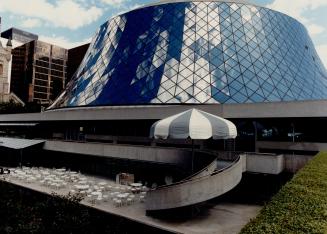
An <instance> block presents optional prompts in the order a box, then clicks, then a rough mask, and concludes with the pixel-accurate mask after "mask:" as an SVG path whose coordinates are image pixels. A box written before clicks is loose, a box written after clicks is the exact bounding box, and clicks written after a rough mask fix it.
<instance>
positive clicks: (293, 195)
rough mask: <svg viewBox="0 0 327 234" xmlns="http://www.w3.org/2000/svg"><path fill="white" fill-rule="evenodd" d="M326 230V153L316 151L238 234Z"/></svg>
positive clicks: (295, 233)
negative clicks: (312, 157)
mask: <svg viewBox="0 0 327 234" xmlns="http://www.w3.org/2000/svg"><path fill="white" fill-rule="evenodd" d="M248 233H255V234H260V233H262V234H267V233H283V234H287V233H294V234H299V233H310V234H313V233H327V153H319V154H318V155H317V156H316V157H314V159H313V160H311V161H310V162H309V163H308V164H307V165H306V166H305V167H304V168H303V169H302V170H301V171H299V172H298V173H297V174H296V175H295V176H294V178H293V179H292V180H291V181H290V182H288V183H287V184H286V185H285V186H284V187H283V188H282V189H281V190H280V191H279V192H278V193H277V194H276V195H275V196H274V197H273V198H272V200H271V201H270V202H269V203H268V204H267V205H266V206H265V207H264V208H263V209H262V210H261V212H260V214H259V215H258V216H257V217H256V218H255V219H254V220H252V221H251V222H250V223H249V224H248V225H246V226H245V227H244V228H243V229H242V231H241V234H248Z"/></svg>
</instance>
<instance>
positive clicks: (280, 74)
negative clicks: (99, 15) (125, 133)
mask: <svg viewBox="0 0 327 234" xmlns="http://www.w3.org/2000/svg"><path fill="white" fill-rule="evenodd" d="M326 98H327V73H326V69H325V68H324V66H323V64H322V62H321V60H320V59H319V57H318V55H317V52H316V50H315V48H314V46H313V43H312V41H311V39H310V37H309V35H308V33H307V30H306V29H305V28H304V26H303V25H302V24H300V23H299V22H297V21H296V20H294V19H293V18H291V17H288V16H287V15H284V14H282V13H279V12H276V11H273V10H270V9H267V8H264V7H258V6H254V5H251V4H243V3H231V2H221V1H211V2H209V1H208V2H196V1H193V2H179V3H165V4H158V5H154V6H148V7H144V8H141V9H137V10H133V11H130V12H128V13H125V14H122V15H120V16H117V17H114V18H112V19H110V20H109V21H108V22H106V23H105V24H103V25H102V26H101V27H100V29H99V30H98V32H97V34H96V35H95V37H94V38H93V41H92V43H91V45H90V48H89V50H88V52H87V53H86V56H85V58H84V60H83V62H82V64H81V65H80V67H79V69H78V71H77V72H76V74H75V76H74V77H73V80H72V81H71V82H70V83H69V84H68V86H67V90H66V92H65V93H63V94H62V95H61V96H60V97H59V99H58V100H57V101H56V104H55V105H54V107H72V106H97V105H128V104H150V103H159V104H160V103H163V104H165V103H166V104H170V103H255V102H274V101H293V100H312V99H326Z"/></svg>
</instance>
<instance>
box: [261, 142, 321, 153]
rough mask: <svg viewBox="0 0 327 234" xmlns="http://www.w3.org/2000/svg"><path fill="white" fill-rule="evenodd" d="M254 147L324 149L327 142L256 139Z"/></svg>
mask: <svg viewBox="0 0 327 234" xmlns="http://www.w3.org/2000/svg"><path fill="white" fill-rule="evenodd" d="M256 148H257V149H278V150H302V151H326V150H327V143H317V142H279V141H276V142H275V141H257V142H256Z"/></svg>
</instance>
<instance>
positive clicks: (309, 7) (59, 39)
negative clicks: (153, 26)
mask: <svg viewBox="0 0 327 234" xmlns="http://www.w3.org/2000/svg"><path fill="white" fill-rule="evenodd" d="M155 1H158V0H0V16H1V17H2V30H6V29H8V28H11V27H16V28H19V29H23V30H26V31H28V32H32V33H35V34H38V35H39V39H40V40H42V41H46V42H49V43H53V44H56V45H59V46H62V47H64V48H68V49H69V48H72V47H76V46H78V45H81V44H84V43H87V42H89V41H91V38H92V37H93V35H94V33H95V31H96V30H97V28H98V27H99V26H100V25H101V24H103V23H104V22H106V21H107V20H108V19H109V18H111V17H113V16H115V15H117V14H120V13H122V12H125V11H128V10H131V9H134V8H137V7H139V6H142V5H144V4H148V3H151V2H155ZM249 2H252V3H255V4H259V5H261V6H266V7H269V8H271V9H274V10H277V11H280V12H283V13H286V14H288V15H290V16H292V17H294V18H296V19H297V20H299V21H300V22H301V23H303V24H304V25H305V26H306V27H307V29H308V31H309V33H310V35H311V38H312V39H313V41H314V44H315V46H316V49H317V51H318V53H319V55H320V57H321V59H322V61H323V62H324V64H325V66H326V67H327V13H326V12H327V0H249Z"/></svg>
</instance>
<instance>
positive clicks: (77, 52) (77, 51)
mask: <svg viewBox="0 0 327 234" xmlns="http://www.w3.org/2000/svg"><path fill="white" fill-rule="evenodd" d="M89 46H90V43H87V44H85V45H81V46H78V47H75V48H72V49H69V50H68V63H67V79H66V83H68V82H69V81H70V80H71V78H72V77H73V75H74V74H75V72H76V71H77V69H78V67H79V65H80V64H81V62H82V60H83V58H84V56H85V54H86V52H87V50H88V48H89Z"/></svg>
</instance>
